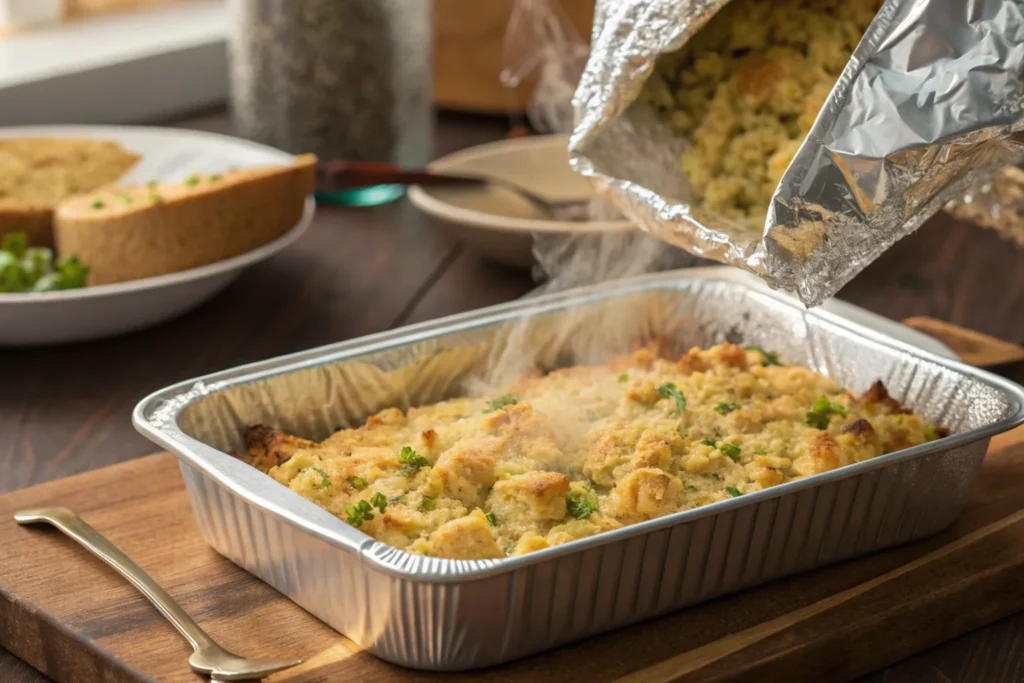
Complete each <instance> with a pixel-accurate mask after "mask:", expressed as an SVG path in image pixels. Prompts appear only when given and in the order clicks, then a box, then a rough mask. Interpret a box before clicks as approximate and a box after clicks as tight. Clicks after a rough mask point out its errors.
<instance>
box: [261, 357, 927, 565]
mask: <svg viewBox="0 0 1024 683" xmlns="http://www.w3.org/2000/svg"><path fill="white" fill-rule="evenodd" d="M776 362H777V359H776V358H775V356H774V354H771V353H768V352H763V351H761V350H759V349H754V348H749V349H746V350H745V349H743V348H740V347H738V346H736V345H733V344H729V343H724V344H721V345H718V346H714V347H711V348H709V349H705V350H701V349H698V348H694V349H691V350H690V351H689V352H687V353H686V354H685V355H683V357H682V358H681V359H679V360H678V361H676V362H673V361H670V360H665V359H662V358H658V357H656V356H655V354H654V353H653V352H651V351H650V350H646V349H645V350H641V351H638V352H636V353H635V354H633V355H632V356H630V357H625V358H619V359H616V360H613V361H612V362H610V363H609V364H607V365H603V366H579V367H571V368H566V369H563V370H556V371H554V372H550V373H548V374H546V375H541V376H536V377H527V378H523V379H521V380H520V381H518V382H517V383H516V384H515V385H513V386H510V387H508V388H506V389H505V390H504V391H502V392H499V393H495V394H491V395H488V396H484V397H480V398H457V399H453V400H449V401H443V402H440V403H435V404H432V405H428V406H423V407H418V408H411V409H410V410H409V411H408V412H407V413H405V414H403V413H402V411H400V410H398V409H396V408H389V409H387V410H383V411H381V412H380V413H378V414H377V415H374V416H373V417H371V418H369V419H368V420H367V421H366V424H364V425H363V426H361V427H359V428H357V429H345V430H341V431H338V432H336V433H335V434H333V435H332V436H330V437H329V438H327V439H326V440H324V441H323V442H321V443H315V442H312V441H307V440H304V439H301V438H298V437H295V436H291V435H288V434H285V433H283V432H281V431H279V430H276V429H273V428H270V427H266V426H261V425H258V426H252V427H250V428H249V429H248V430H247V433H246V439H247V444H248V452H247V454H246V455H245V456H243V457H245V458H246V459H247V460H248V461H249V462H250V463H251V464H253V465H254V466H255V467H258V468H259V469H261V470H262V471H264V472H267V473H268V474H269V475H270V476H271V477H273V478H274V479H276V480H277V481H279V482H281V483H282V484H284V485H286V486H288V487H289V488H291V489H292V490H293V491H296V492H297V493H299V494H301V495H303V496H305V497H306V498H308V499H310V500H311V501H313V502H315V503H317V504H318V505H320V506H321V507H323V508H325V509H327V510H328V511H330V512H332V513H333V514H335V515H337V516H338V517H340V518H341V519H342V520H346V521H349V523H352V524H353V525H355V526H358V527H359V528H360V530H362V531H364V532H366V533H367V534H369V535H370V536H373V537H374V538H376V539H378V540H380V541H383V542H384V543H387V544H389V545H392V546H395V547H397V548H402V549H404V550H406V551H408V552H412V553H420V554H424V555H432V556H437V557H447V558H456V559H484V558H501V557H505V556H508V555H521V554H523V553H528V552H532V551H535V550H540V549H543V548H547V547H549V546H553V545H558V544H561V543H567V542H569V541H572V540H575V539H579V538H584V537H587V536H592V535H594V534H598V533H601V532H604V531H608V530H611V529H617V528H619V527H622V526H625V525H629V524H635V523H637V522H642V521H644V520H648V519H652V518H655V517H660V516H663V515H668V514H671V513H674V512H678V511H680V510H688V509H691V508H695V507H699V506H701V505H707V504H709V503H714V502H716V501H720V500H725V499H728V498H730V497H733V496H738V495H743V494H747V493H751V492H754V491H759V490H761V489H764V488H767V487H770V486H776V485H778V484H781V483H783V482H787V481H792V480H794V479H799V478H802V477H807V476H812V475H814V474H819V473H821V472H826V471H829V470H832V469H835V468H837V467H842V466H844V465H849V464H851V463H855V462H861V461H863V460H867V459H870V458H874V457H877V456H879V455H882V454H884V453H890V452H893V451H897V450H901V449H904V448H908V447H910V446H914V445H917V444H921V443H925V442H926V441H930V440H933V439H936V438H938V437H939V436H940V431H941V430H937V429H936V428H935V427H934V426H933V425H930V424H929V423H928V422H926V421H925V420H923V419H922V418H921V417H919V416H917V415H914V414H912V413H911V412H910V411H908V410H906V409H905V408H903V407H902V406H901V405H900V404H899V402H898V401H896V400H895V399H893V398H891V397H890V396H889V395H888V394H887V393H886V391H885V388H884V387H883V386H882V384H881V383H880V382H876V383H875V384H874V385H873V386H872V387H871V389H869V390H868V391H867V392H865V393H864V394H862V395H860V396H855V395H853V394H851V393H850V392H848V391H844V390H843V389H842V388H841V387H840V386H839V385H837V384H836V383H835V382H833V381H832V380H830V379H828V378H827V377H824V376H823V375H820V374H818V373H815V372H813V371H811V370H809V369H807V368H803V367H799V366H793V365H781V364H776Z"/></svg>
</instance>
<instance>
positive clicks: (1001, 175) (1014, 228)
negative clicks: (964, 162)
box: [946, 166, 1024, 247]
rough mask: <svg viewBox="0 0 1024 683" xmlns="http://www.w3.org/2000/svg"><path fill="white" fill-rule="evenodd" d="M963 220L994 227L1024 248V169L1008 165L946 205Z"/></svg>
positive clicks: (951, 212)
mask: <svg viewBox="0 0 1024 683" xmlns="http://www.w3.org/2000/svg"><path fill="white" fill-rule="evenodd" d="M946 212H947V213H949V214H951V215H952V216H954V217H956V218H959V219H960V220H965V221H970V222H971V223H975V224H977V225H980V226H982V227H985V228H991V229H992V230H995V231H996V232H998V233H999V234H1000V235H1001V236H1002V237H1004V238H1006V239H1011V240H1013V241H1015V242H1016V243H1017V246H1019V247H1024V169H1021V168H1018V167H1017V166H1008V167H1006V168H1004V169H1002V170H1000V171H999V172H997V173H996V174H995V175H994V176H992V177H991V178H986V179H985V180H984V181H982V182H980V183H978V185H977V186H975V187H972V188H971V189H970V190H969V191H968V192H967V194H965V195H964V196H963V197H962V198H961V199H959V200H954V201H952V202H950V203H949V204H948V205H947V206H946Z"/></svg>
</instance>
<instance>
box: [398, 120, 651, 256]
mask: <svg viewBox="0 0 1024 683" xmlns="http://www.w3.org/2000/svg"><path fill="white" fill-rule="evenodd" d="M568 145H569V138H568V136H566V135H538V136H533V137H526V138H513V139H509V140H501V141H499V142H491V143H487V144H484V145H478V146H476V147H470V148H468V149H464V150H461V151H458V152H455V153H453V154H449V155H447V156H444V157H441V158H440V159H437V160H436V161H434V162H432V163H431V164H429V166H428V168H429V169H430V170H431V171H436V172H444V173H460V172H461V173H474V174H481V175H486V176H488V177H492V178H499V179H502V180H507V181H509V182H511V183H514V184H515V185H517V186H520V187H522V188H524V189H526V190H528V191H530V192H534V193H536V194H539V195H541V196H543V197H545V198H546V199H550V200H553V201H561V200H572V199H580V198H584V197H592V196H593V190H592V189H591V187H590V184H589V183H588V182H587V181H586V180H585V179H584V178H582V177H581V176H579V175H578V174H577V173H576V172H575V171H573V170H572V169H571V168H570V167H569V152H568ZM409 199H410V200H411V201H412V203H413V204H414V205H415V206H416V207H418V208H419V209H420V210H422V211H423V212H424V213H427V214H429V215H430V216H432V217H434V218H437V219H438V221H439V223H440V224H441V226H442V228H443V229H444V230H445V231H446V232H448V233H449V234H451V235H452V236H454V237H456V238H458V239H461V240H462V241H464V242H465V243H466V244H468V245H470V246H471V247H473V248H474V249H476V250H477V251H479V252H480V253H482V254H483V255H484V256H486V257H488V258H490V259H492V260H494V261H497V262H499V263H503V264H505V265H508V266H512V267H516V268H529V267H530V266H531V265H532V264H533V253H532V251H531V249H532V245H533V234H534V233H549V234H550V233H564V234H581V233H586V234H592V233H599V232H614V231H626V230H633V229H634V228H633V226H632V224H631V223H630V221H629V220H627V219H625V218H620V219H617V220H611V221H559V220H551V219H548V218H545V217H544V215H543V214H542V213H541V211H540V210H539V209H538V208H537V207H535V206H534V205H533V204H531V203H530V202H529V201H528V200H526V199H524V198H522V197H521V196H519V195H517V194H516V193H515V192H514V191H512V190H508V189H505V188H502V187H500V186H497V185H489V186H486V187H483V188H479V187H421V186H418V185H413V186H412V187H410V188H409Z"/></svg>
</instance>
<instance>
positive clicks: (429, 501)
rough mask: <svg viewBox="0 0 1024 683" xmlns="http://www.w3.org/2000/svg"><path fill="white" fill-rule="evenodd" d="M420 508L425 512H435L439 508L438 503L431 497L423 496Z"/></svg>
mask: <svg viewBox="0 0 1024 683" xmlns="http://www.w3.org/2000/svg"><path fill="white" fill-rule="evenodd" d="M420 506H421V507H422V508H423V509H424V510H433V509H434V508H436V507H437V501H436V500H434V499H433V498H431V497H430V496H423V501H422V502H421V503H420Z"/></svg>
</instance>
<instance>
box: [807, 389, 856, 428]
mask: <svg viewBox="0 0 1024 683" xmlns="http://www.w3.org/2000/svg"><path fill="white" fill-rule="evenodd" d="M833 415H839V416H840V417H845V416H846V408H844V407H842V406H841V405H839V404H838V403H833V402H832V401H830V400H828V398H827V397H825V396H822V397H821V398H818V399H816V400H815V401H814V404H813V405H812V406H811V409H810V410H809V411H808V412H807V424H808V425H810V426H811V427H814V428H815V429H828V423H829V421H830V420H831V419H832V416H833Z"/></svg>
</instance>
